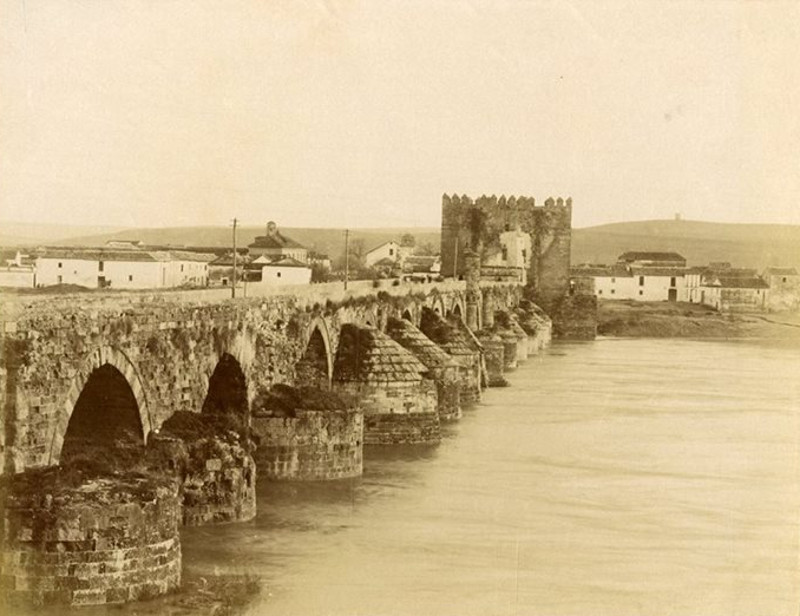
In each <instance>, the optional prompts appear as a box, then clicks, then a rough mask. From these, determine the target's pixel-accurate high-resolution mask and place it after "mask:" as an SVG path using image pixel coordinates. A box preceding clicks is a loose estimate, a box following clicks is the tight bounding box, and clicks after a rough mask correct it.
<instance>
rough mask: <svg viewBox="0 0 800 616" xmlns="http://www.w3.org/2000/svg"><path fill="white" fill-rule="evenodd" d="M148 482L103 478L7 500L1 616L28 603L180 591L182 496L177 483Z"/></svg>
mask: <svg viewBox="0 0 800 616" xmlns="http://www.w3.org/2000/svg"><path fill="white" fill-rule="evenodd" d="M147 481H149V480H138V481H133V482H121V481H120V480H117V479H115V480H107V479H97V480H93V481H91V482H89V483H85V484H84V485H82V486H80V487H78V488H75V489H73V490H71V491H70V492H68V493H62V494H59V495H47V494H43V495H40V494H27V495H24V496H16V497H15V496H9V498H8V501H7V503H6V508H5V510H4V512H3V515H2V524H3V529H2V531H3V546H2V548H3V549H2V561H0V592H2V595H3V597H4V600H5V602H6V608H4V609H0V612H2V613H4V614H10V613H13V612H11V611H8V610H9V608H10V606H15V605H25V604H34V605H43V604H46V605H49V606H54V605H63V606H73V605H74V606H78V605H99V604H105V603H122V602H127V601H135V600H139V599H147V598H152V597H155V596H158V595H162V594H165V593H167V592H169V591H171V590H173V589H175V588H177V587H178V586H179V584H180V576H181V547H180V537H179V535H178V519H179V511H180V504H179V502H178V497H177V493H176V490H175V488H174V486H173V485H172V483H171V482H168V483H167V484H165V485H155V486H153V485H147ZM0 607H2V604H0Z"/></svg>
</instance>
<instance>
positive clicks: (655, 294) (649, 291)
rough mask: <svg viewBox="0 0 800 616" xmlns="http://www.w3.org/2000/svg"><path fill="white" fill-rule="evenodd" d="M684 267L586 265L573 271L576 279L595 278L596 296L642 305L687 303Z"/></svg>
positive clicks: (572, 274) (572, 273)
mask: <svg viewBox="0 0 800 616" xmlns="http://www.w3.org/2000/svg"><path fill="white" fill-rule="evenodd" d="M684 272H685V270H684V269H683V268H677V267H674V268H660V267H628V266H625V265H623V264H617V265H612V266H610V267H609V266H604V265H600V266H589V267H587V266H583V267H575V268H572V270H571V276H572V277H573V278H592V279H594V293H595V295H596V296H597V297H599V298H603V299H632V300H635V301H639V302H660V301H671V302H675V301H684V299H685V296H686V293H685V291H684Z"/></svg>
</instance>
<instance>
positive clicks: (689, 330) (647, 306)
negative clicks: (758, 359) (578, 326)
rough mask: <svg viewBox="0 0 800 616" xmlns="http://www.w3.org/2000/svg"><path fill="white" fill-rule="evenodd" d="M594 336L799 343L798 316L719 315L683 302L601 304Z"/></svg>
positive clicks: (711, 310) (607, 301)
mask: <svg viewBox="0 0 800 616" xmlns="http://www.w3.org/2000/svg"><path fill="white" fill-rule="evenodd" d="M597 317H598V325H597V333H598V334H599V335H601V336H624V337H631V338H769V339H783V338H787V339H792V340H798V341H800V315H798V314H796V313H794V314H785V313H781V314H765V315H755V314H752V315H751V314H721V313H719V312H717V311H716V310H714V309H713V308H710V307H708V306H702V305H698V304H689V303H683V302H636V301H632V300H616V301H610V300H601V301H600V302H599V304H598V315H597Z"/></svg>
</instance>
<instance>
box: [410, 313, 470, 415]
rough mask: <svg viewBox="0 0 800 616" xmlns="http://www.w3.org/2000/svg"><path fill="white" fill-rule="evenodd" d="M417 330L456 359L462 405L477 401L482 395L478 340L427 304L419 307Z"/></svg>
mask: <svg viewBox="0 0 800 616" xmlns="http://www.w3.org/2000/svg"><path fill="white" fill-rule="evenodd" d="M464 328H466V326H464ZM420 330H421V331H422V333H423V334H425V335H426V336H427V337H428V338H430V339H431V340H432V341H433V342H435V343H436V344H437V345H439V347H441V348H442V350H444V351H445V352H446V353H447V354H448V355H450V356H451V357H452V358H453V359H455V360H456V361H457V362H458V364H459V389H460V396H461V404H462V406H466V405H469V404H475V403H477V402H478V401H479V400H480V398H481V348H480V344H479V343H478V342H477V340H476V339H473V337H472V336H470V335H468V334H467V333H466V332H465V331H463V330H462V329H461V328H459V327H457V326H456V325H455V324H453V323H449V322H448V321H446V320H445V319H444V318H442V317H441V316H440V315H438V314H437V313H436V312H434V311H433V310H431V309H429V308H423V309H422V316H421V319H420Z"/></svg>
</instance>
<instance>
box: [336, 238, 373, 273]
mask: <svg viewBox="0 0 800 616" xmlns="http://www.w3.org/2000/svg"><path fill="white" fill-rule="evenodd" d="M348 252H349V253H350V259H349V263H346V262H345V254H344V251H342V254H341V256H340V257H339V258H338V259H336V269H337V270H339V271H344V269H345V265H347V266H348V267H349V269H350V271H351V272H357V271H359V270H362V269H364V268H365V258H366V254H367V250H366V248H365V247H364V240H363V239H357V240H350V246H349V249H348Z"/></svg>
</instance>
